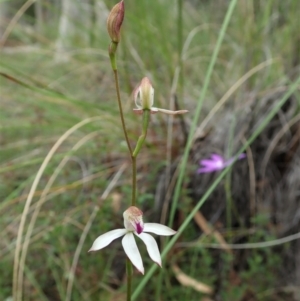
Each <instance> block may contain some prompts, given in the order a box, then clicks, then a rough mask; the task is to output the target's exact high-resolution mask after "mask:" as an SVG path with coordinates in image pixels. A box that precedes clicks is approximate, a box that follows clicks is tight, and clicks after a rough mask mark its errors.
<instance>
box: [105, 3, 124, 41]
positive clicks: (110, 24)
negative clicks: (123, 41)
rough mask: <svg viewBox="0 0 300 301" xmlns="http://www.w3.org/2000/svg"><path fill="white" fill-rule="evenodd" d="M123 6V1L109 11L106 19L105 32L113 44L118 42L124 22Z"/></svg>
mask: <svg viewBox="0 0 300 301" xmlns="http://www.w3.org/2000/svg"><path fill="white" fill-rule="evenodd" d="M124 14H125V6H124V0H122V1H120V2H119V3H117V4H116V5H115V6H114V7H113V8H112V10H111V12H110V13H109V15H108V18H107V31H108V34H109V36H110V38H111V40H112V41H113V42H115V43H119V41H120V31H121V26H122V23H123V20H124Z"/></svg>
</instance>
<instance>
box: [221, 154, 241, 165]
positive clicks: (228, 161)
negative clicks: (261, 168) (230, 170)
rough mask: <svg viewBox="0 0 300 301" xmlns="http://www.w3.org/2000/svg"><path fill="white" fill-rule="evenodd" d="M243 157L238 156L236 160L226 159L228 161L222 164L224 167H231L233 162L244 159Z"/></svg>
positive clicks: (233, 158)
mask: <svg viewBox="0 0 300 301" xmlns="http://www.w3.org/2000/svg"><path fill="white" fill-rule="evenodd" d="M245 157H246V154H240V155H239V156H238V157H237V158H235V157H232V158H230V159H228V160H227V161H226V162H225V163H224V165H225V166H229V165H231V164H232V163H233V162H235V161H237V160H241V159H244V158H245Z"/></svg>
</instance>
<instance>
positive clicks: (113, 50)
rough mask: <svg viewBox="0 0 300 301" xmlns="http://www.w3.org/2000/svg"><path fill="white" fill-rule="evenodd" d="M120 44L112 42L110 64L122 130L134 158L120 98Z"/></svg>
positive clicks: (109, 50)
mask: <svg viewBox="0 0 300 301" xmlns="http://www.w3.org/2000/svg"><path fill="white" fill-rule="evenodd" d="M117 47H118V43H116V42H111V44H110V45H109V49H108V52H109V58H110V63H111V68H112V69H113V71H114V76H115V85H116V91H117V99H118V105H119V112H120V117H121V122H122V128H123V132H124V136H125V139H126V143H127V147H128V150H129V152H130V155H131V156H132V148H131V146H130V142H129V138H128V134H127V129H126V125H125V119H124V114H123V107H122V102H121V96H120V86H119V77H118V68H117V60H116V51H117Z"/></svg>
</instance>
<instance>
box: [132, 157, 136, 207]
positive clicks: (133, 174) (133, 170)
mask: <svg viewBox="0 0 300 301" xmlns="http://www.w3.org/2000/svg"><path fill="white" fill-rule="evenodd" d="M131 160H132V198H131V206H135V203H136V157H135V156H131Z"/></svg>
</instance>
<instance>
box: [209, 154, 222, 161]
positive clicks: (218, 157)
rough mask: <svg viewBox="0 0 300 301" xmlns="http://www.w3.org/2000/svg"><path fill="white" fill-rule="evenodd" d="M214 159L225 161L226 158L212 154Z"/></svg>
mask: <svg viewBox="0 0 300 301" xmlns="http://www.w3.org/2000/svg"><path fill="white" fill-rule="evenodd" d="M210 157H211V158H212V160H213V161H221V162H224V158H223V157H222V156H220V155H218V154H211V156H210Z"/></svg>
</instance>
